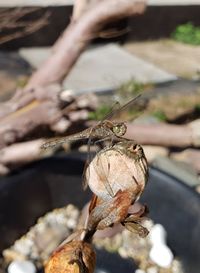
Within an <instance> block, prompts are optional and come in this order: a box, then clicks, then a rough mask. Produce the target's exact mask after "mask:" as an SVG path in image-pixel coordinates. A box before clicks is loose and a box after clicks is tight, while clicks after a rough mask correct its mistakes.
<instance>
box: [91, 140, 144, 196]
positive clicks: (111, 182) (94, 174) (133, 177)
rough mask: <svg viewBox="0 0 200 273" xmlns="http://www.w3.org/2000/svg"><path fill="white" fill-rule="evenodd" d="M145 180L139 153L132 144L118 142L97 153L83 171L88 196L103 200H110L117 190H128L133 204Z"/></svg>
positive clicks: (127, 141)
mask: <svg viewBox="0 0 200 273" xmlns="http://www.w3.org/2000/svg"><path fill="white" fill-rule="evenodd" d="M147 178H148V165H147V160H146V157H145V155H144V152H143V149H142V147H141V146H140V145H138V144H136V143H135V142H134V141H132V140H126V139H124V141H121V142H118V143H117V144H115V145H113V146H112V147H109V148H105V149H103V150H102V151H100V152H99V153H98V154H97V155H96V156H95V158H94V159H93V160H92V162H91V163H90V165H89V166H88V168H87V170H86V179H87V182H88V185H89V187H90V189H91V190H92V192H93V193H94V194H95V195H97V196H98V197H99V198H101V199H103V200H108V199H110V198H113V197H114V196H115V195H116V194H117V192H118V191H119V190H121V191H126V190H128V191H129V192H130V193H131V194H132V199H133V200H137V199H138V198H139V197H140V195H141V193H142V192H143V190H144V188H145V185H146V182H147Z"/></svg>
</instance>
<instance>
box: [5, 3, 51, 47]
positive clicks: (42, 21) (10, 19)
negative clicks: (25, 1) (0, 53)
mask: <svg viewBox="0 0 200 273" xmlns="http://www.w3.org/2000/svg"><path fill="white" fill-rule="evenodd" d="M38 9H39V8H30V9H27V8H16V9H14V10H12V11H10V10H8V9H4V10H2V11H0V18H1V22H0V32H1V31H3V30H5V29H10V30H11V29H12V30H13V33H10V34H7V35H1V38H0V44H3V43H6V42H8V41H11V40H13V39H16V38H19V37H23V36H25V35H27V34H30V33H33V32H35V31H37V30H39V29H40V28H42V27H44V26H45V25H47V24H48V17H49V13H48V12H46V13H45V14H44V15H43V16H42V17H41V18H39V19H36V20H34V21H22V20H21V21H18V20H19V19H21V18H22V17H23V16H24V15H26V14H29V13H32V12H35V11H37V10H38ZM19 28H20V29H19ZM14 30H15V31H14Z"/></svg>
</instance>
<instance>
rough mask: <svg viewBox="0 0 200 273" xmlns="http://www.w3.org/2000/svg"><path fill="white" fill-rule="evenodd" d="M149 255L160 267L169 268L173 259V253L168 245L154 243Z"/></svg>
mask: <svg viewBox="0 0 200 273" xmlns="http://www.w3.org/2000/svg"><path fill="white" fill-rule="evenodd" d="M149 257H150V258H151V260H152V261H153V262H154V263H156V264H157V265H158V266H160V267H164V268H169V267H170V266H171V263H172V261H173V254H172V252H171V250H170V249H169V248H168V247H167V246H166V245H162V244H160V245H154V246H153V247H152V249H151V250H150V253H149Z"/></svg>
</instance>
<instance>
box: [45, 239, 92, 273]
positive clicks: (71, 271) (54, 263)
mask: <svg viewBox="0 0 200 273" xmlns="http://www.w3.org/2000/svg"><path fill="white" fill-rule="evenodd" d="M95 262H96V255H95V252H94V250H93V248H92V246H91V244H89V243H86V242H83V241H71V242H69V243H67V244H64V245H63V246H61V247H59V248H58V249H57V250H56V251H55V252H54V253H53V254H52V256H51V257H50V259H49V261H48V262H47V264H46V265H45V273H93V272H94V268H95Z"/></svg>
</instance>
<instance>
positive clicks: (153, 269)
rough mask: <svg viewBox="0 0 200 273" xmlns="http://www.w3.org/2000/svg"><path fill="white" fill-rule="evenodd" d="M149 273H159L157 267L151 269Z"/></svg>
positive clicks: (148, 270)
mask: <svg viewBox="0 0 200 273" xmlns="http://www.w3.org/2000/svg"><path fill="white" fill-rule="evenodd" d="M147 273H158V269H157V268H156V267H149V268H148V269H147Z"/></svg>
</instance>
